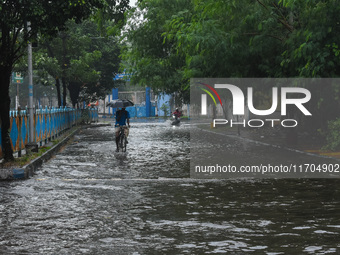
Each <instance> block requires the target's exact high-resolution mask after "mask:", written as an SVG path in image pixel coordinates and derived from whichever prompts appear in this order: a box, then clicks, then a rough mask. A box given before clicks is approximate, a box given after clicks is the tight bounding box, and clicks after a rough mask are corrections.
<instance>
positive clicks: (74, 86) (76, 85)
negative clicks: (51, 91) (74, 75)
mask: <svg viewBox="0 0 340 255" xmlns="http://www.w3.org/2000/svg"><path fill="white" fill-rule="evenodd" d="M81 86H82V84H81V83H80V82H69V84H68V91H69V93H70V98H71V101H72V105H73V108H75V106H76V104H77V103H78V99H79V93H80V90H81Z"/></svg>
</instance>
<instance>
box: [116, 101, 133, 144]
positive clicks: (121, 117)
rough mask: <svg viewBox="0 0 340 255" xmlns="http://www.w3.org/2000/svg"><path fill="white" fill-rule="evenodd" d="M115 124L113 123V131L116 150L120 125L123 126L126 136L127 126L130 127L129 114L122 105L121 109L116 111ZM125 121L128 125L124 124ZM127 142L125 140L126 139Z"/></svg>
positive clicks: (127, 133)
mask: <svg viewBox="0 0 340 255" xmlns="http://www.w3.org/2000/svg"><path fill="white" fill-rule="evenodd" d="M115 118H116V124H115V131H116V145H117V151H119V149H118V143H119V131H120V127H121V126H123V128H124V131H125V136H126V137H128V135H129V128H128V127H130V114H129V112H128V111H127V110H125V108H124V107H123V108H122V109H121V110H118V111H116V115H115ZM126 123H127V124H128V127H127V126H126ZM126 143H127V141H126Z"/></svg>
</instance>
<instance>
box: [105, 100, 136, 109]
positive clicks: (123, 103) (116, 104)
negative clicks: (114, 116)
mask: <svg viewBox="0 0 340 255" xmlns="http://www.w3.org/2000/svg"><path fill="white" fill-rule="evenodd" d="M106 106H110V107H113V108H125V107H129V106H134V103H132V102H131V101H130V100H128V99H115V100H112V101H111V102H108V103H107V104H106Z"/></svg>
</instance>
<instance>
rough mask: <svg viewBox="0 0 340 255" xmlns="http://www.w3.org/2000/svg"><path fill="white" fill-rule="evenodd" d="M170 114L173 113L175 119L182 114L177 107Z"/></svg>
mask: <svg viewBox="0 0 340 255" xmlns="http://www.w3.org/2000/svg"><path fill="white" fill-rule="evenodd" d="M172 114H173V115H175V117H176V120H177V119H178V118H179V117H181V116H182V113H181V112H180V111H179V110H178V108H176V111H174V112H173V113H172Z"/></svg>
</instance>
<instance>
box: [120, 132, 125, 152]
mask: <svg viewBox="0 0 340 255" xmlns="http://www.w3.org/2000/svg"><path fill="white" fill-rule="evenodd" d="M119 145H120V148H121V149H122V151H123V152H126V138H125V135H124V134H122V135H121V136H120V141H119Z"/></svg>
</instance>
